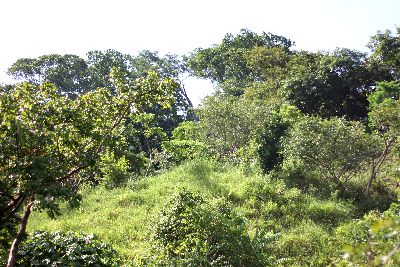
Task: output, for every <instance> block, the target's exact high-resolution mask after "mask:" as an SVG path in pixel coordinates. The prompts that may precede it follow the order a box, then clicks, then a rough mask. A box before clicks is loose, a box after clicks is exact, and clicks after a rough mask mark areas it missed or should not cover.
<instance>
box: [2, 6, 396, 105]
mask: <svg viewBox="0 0 400 267" xmlns="http://www.w3.org/2000/svg"><path fill="white" fill-rule="evenodd" d="M399 14H400V1H399V0H335V1H333V0H329V1H328V0H319V1H318V0H302V1H300V0H276V1H269V0H264V1H262V0H246V1H236V0H230V1H225V0H202V1H190V0H168V1H167V0H146V1H137V0H131V1H129V0H125V1H124V0H112V1H103V0H97V1H95V0H93V1H92V0H68V1H66V0H35V1H32V0H2V1H0V29H1V35H2V38H1V39H2V40H1V42H0V48H1V49H0V78H1V79H2V81H4V80H5V78H4V72H5V70H6V69H7V67H8V66H10V65H11V64H12V63H13V62H14V61H15V60H17V59H18V58H22V57H37V56H40V55H43V54H49V53H58V54H65V53H69V54H77V55H80V56H84V55H85V53H86V52H87V51H90V50H96V49H100V50H105V49H109V48H110V49H116V50H119V51H121V52H124V53H131V54H134V53H137V52H138V51H140V50H143V49H149V50H157V51H159V52H160V53H161V54H163V53H167V52H169V53H175V54H184V53H188V52H190V51H192V50H193V49H194V48H196V47H208V46H210V45H212V44H215V43H218V42H219V41H220V40H221V39H222V38H223V36H224V35H225V34H226V33H238V32H239V30H240V29H241V28H248V29H250V30H252V31H255V32H258V33H261V32H262V31H265V32H271V33H274V34H278V35H283V36H285V37H288V38H290V39H292V40H293V41H295V43H296V47H295V48H296V49H305V50H313V51H315V50H330V49H334V48H336V47H348V48H352V49H357V50H363V51H366V50H367V49H366V47H365V45H366V44H367V43H368V41H369V37H370V36H371V35H373V34H375V33H376V32H377V31H378V30H382V31H384V30H386V29H390V30H394V29H395V26H396V25H397V26H400V15H399ZM186 87H187V89H188V90H189V93H190V96H191V98H192V99H193V101H194V102H195V103H198V102H199V99H200V98H201V97H203V96H204V95H205V94H207V93H209V92H210V91H211V90H212V89H211V87H210V84H209V83H207V82H205V81H196V80H193V79H192V80H188V81H187V85H186Z"/></svg>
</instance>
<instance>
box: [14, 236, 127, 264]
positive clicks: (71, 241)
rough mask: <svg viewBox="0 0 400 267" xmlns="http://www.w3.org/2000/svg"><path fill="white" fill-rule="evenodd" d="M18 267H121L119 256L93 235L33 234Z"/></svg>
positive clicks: (23, 246) (18, 261)
mask: <svg viewBox="0 0 400 267" xmlns="http://www.w3.org/2000/svg"><path fill="white" fill-rule="evenodd" d="M17 257H18V258H17V264H18V266H104V267H105V266H109V267H113V266H115V267H117V266H121V259H120V256H119V255H118V253H117V252H116V251H115V250H113V249H112V248H111V247H110V246H109V245H108V244H106V243H103V242H101V241H100V240H99V239H98V237H96V236H94V235H85V234H74V233H62V232H55V233H49V232H43V231H35V232H34V233H32V234H31V235H30V237H29V240H27V241H26V242H24V244H23V245H22V246H21V248H20V250H19V253H18V256H17Z"/></svg>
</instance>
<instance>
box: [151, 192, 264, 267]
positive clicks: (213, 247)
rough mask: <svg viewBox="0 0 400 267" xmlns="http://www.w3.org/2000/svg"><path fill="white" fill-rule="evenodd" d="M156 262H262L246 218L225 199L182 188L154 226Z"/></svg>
mask: <svg viewBox="0 0 400 267" xmlns="http://www.w3.org/2000/svg"><path fill="white" fill-rule="evenodd" d="M153 239H154V242H155V246H154V253H155V256H153V258H152V259H151V263H150V265H153V266H238V267H239V266H263V264H262V260H261V258H260V257H259V254H258V252H257V248H256V247H255V246H254V245H253V242H252V240H251V239H250V237H249V236H248V235H247V232H246V229H245V225H244V221H243V219H242V218H241V217H240V216H238V215H236V214H235V213H234V212H233V211H232V210H231V208H230V207H229V205H227V204H226V203H225V202H222V203H216V204H209V203H207V202H205V201H204V199H203V198H202V197H201V196H199V195H196V194H193V193H191V192H188V191H186V190H185V191H183V192H181V193H179V195H178V196H177V197H175V198H174V199H173V200H172V201H171V202H170V203H169V205H168V206H167V207H166V208H165V209H164V210H163V211H162V213H161V215H160V218H159V220H158V222H157V223H156V224H155V227H154V234H153Z"/></svg>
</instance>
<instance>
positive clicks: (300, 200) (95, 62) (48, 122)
mask: <svg viewBox="0 0 400 267" xmlns="http://www.w3.org/2000/svg"><path fill="white" fill-rule="evenodd" d="M399 40H400V28H398V29H397V31H396V32H395V33H392V32H389V31H386V32H378V33H377V34H376V35H374V36H372V37H371V41H370V43H369V44H368V47H369V48H370V50H371V52H370V53H361V52H359V51H355V50H351V49H348V48H338V49H336V50H334V51H319V52H309V51H297V50H295V49H294V47H293V44H294V43H293V42H292V41H291V40H289V39H287V38H285V37H283V36H279V35H274V34H271V33H262V34H257V33H254V32H251V31H249V30H246V29H243V30H241V31H240V32H239V33H238V34H237V35H233V34H227V35H226V36H225V37H224V38H223V39H222V41H221V43H219V44H216V45H213V46H211V47H209V48H197V49H195V50H194V51H193V52H192V53H190V54H189V55H184V56H182V57H178V56H176V55H168V54H167V55H165V56H163V57H162V56H159V55H158V53H157V52H151V51H146V50H145V51H142V52H140V53H139V54H138V55H128V54H123V53H120V52H118V51H115V50H107V51H90V52H88V54H87V58H86V59H83V58H80V57H78V56H75V55H44V56H41V57H38V58H34V59H27V58H25V59H19V60H17V61H16V62H15V63H14V64H13V65H12V66H11V67H10V69H9V74H10V75H11V76H12V77H14V78H15V79H17V80H19V81H21V83H17V84H11V85H2V86H0V139H1V143H0V248H1V250H0V264H3V263H4V264H6V258H7V255H6V254H7V252H6V251H7V250H8V251H9V253H8V255H9V256H8V262H7V266H15V264H16V263H17V264H18V265H21V266H28V265H34V264H37V265H40V264H43V263H45V264H47V265H49V264H53V265H54V266H57V264H59V265H82V266H92V265H93V266H113V264H114V265H115V264H116V263H117V262H118V260H119V256H118V255H117V254H116V253H115V251H114V250H112V249H111V247H109V246H108V245H103V244H101V243H100V241H98V240H97V239H96V238H92V237H91V236H80V235H76V234H75V235H74V234H73V233H69V234H62V233H60V232H58V231H59V230H65V231H71V230H72V231H75V232H80V231H85V232H88V229H90V230H89V231H93V232H96V233H98V234H99V236H101V238H102V239H103V240H105V241H107V242H108V243H109V244H111V245H112V246H113V247H114V248H115V249H116V251H118V252H120V254H121V262H118V264H119V265H121V264H126V265H132V264H134V265H138V266H360V265H367V266H375V265H376V266H383V265H388V266H397V265H399V264H400V261H399V256H398V248H399V246H400V241H399V236H398V230H399V220H400V217H399V216H400V214H399V207H398V187H399V184H400V183H399V177H400V171H399V156H400V146H399V134H400V112H399V111H400V100H399V96H400V61H399V58H400V41H399ZM186 75H192V76H194V77H198V78H202V79H209V80H211V81H212V82H213V85H214V87H215V89H216V92H215V93H214V94H212V95H210V96H208V97H206V98H205V99H204V100H203V102H202V104H201V105H200V106H199V107H197V108H196V109H195V110H194V109H193V107H192V105H191V102H190V100H189V98H188V97H187V94H186V90H185V87H184V85H183V83H182V82H180V80H183V77H184V76H186ZM82 196H84V198H83V199H82ZM85 199H86V200H87V201H86V202H85ZM32 210H33V214H32V216H33V220H32V221H31V222H30V224H28V218H29V217H31V211H32ZM42 211H46V212H47V213H48V215H49V216H50V217H51V218H52V220H50V219H48V218H46V217H45V215H43V214H42V213H41V212H42ZM62 214H64V215H62ZM58 216H59V217H58ZM43 221H46V222H47V223H46V224H43ZM18 227H19V229H18ZM27 227H28V233H30V235H28V236H27V235H26V228H27ZM34 230H47V231H51V232H55V233H54V234H51V233H50V232H33V231H34ZM12 240H14V241H12ZM10 248H11V249H10ZM19 248H20V249H19ZM18 251H19V252H18ZM17 255H19V258H18V257H17Z"/></svg>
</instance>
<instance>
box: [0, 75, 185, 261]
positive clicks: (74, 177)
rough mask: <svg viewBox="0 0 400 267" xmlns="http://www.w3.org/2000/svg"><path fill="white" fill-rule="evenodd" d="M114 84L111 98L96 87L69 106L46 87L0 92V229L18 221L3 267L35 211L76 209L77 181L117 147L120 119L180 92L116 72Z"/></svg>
mask: <svg viewBox="0 0 400 267" xmlns="http://www.w3.org/2000/svg"><path fill="white" fill-rule="evenodd" d="M111 77H112V83H113V85H114V87H115V93H114V95H112V94H111V92H110V90H108V89H105V88H99V89H96V90H95V91H91V92H88V93H86V94H82V95H79V96H77V97H76V99H70V98H68V97H67V96H65V95H62V94H61V95H60V94H59V93H58V89H57V88H56V87H55V86H54V85H51V84H49V83H44V84H40V85H31V84H27V83H23V84H19V85H17V86H15V87H13V88H12V89H11V90H7V91H4V90H3V91H1V92H0V116H1V117H0V138H1V140H2V142H1V144H0V185H1V187H0V188H1V191H0V198H1V201H0V230H3V229H4V228H5V227H7V226H8V225H9V224H10V223H12V222H13V220H15V219H17V220H19V221H20V228H19V231H18V233H17V235H16V236H15V239H14V242H13V243H12V246H11V249H10V253H9V259H8V264H7V266H14V263H15V256H16V253H17V250H18V246H19V244H20V242H21V240H22V237H23V236H24V234H25V230H26V224H27V220H28V218H29V215H30V212H31V210H32V206H33V205H35V206H36V207H37V208H39V209H44V210H47V211H48V213H49V214H50V215H52V216H54V215H56V214H57V212H58V205H57V200H69V201H70V202H71V203H76V200H77V196H78V195H77V189H78V188H79V185H80V184H81V183H82V182H84V180H83V179H84V176H80V175H79V174H80V173H81V172H82V171H84V170H87V169H90V168H91V167H93V166H95V164H96V162H97V161H98V159H99V156H100V154H101V153H102V152H104V151H105V150H106V149H107V147H112V146H113V145H114V144H115V142H116V141H117V140H118V138H119V137H120V134H121V131H122V128H123V125H124V120H125V118H126V117H127V116H128V115H129V114H130V113H132V112H135V113H139V112H142V111H143V109H144V108H145V107H147V106H151V105H152V104H153V103H157V104H159V105H168V103H170V102H171V101H172V98H173V92H174V91H175V90H176V87H177V86H178V84H177V83H176V82H175V81H173V80H171V79H161V78H160V77H159V76H158V75H157V74H155V73H149V74H148V75H147V77H144V78H139V79H137V80H135V81H131V80H127V79H126V78H125V75H124V73H121V72H117V71H115V72H112V74H111ZM22 207H24V211H23V212H22V217H21V218H19V216H18V214H19V213H20V212H21V208H22Z"/></svg>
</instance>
